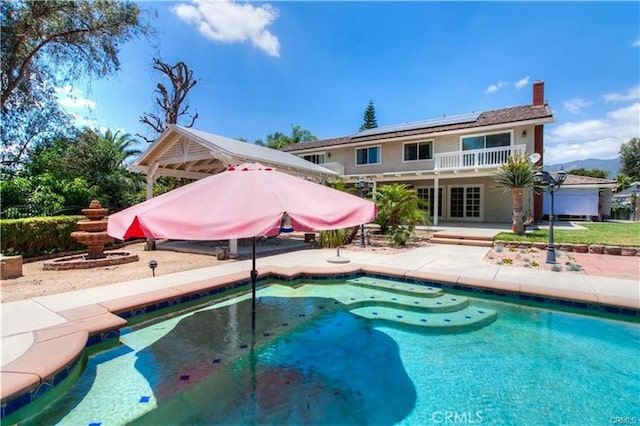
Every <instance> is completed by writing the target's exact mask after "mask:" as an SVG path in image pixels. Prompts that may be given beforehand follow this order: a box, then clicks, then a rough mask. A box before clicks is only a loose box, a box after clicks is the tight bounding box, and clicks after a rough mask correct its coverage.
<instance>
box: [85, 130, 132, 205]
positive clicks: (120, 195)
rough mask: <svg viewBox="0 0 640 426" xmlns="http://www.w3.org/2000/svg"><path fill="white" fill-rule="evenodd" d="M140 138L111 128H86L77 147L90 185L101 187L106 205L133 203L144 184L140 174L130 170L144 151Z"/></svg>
mask: <svg viewBox="0 0 640 426" xmlns="http://www.w3.org/2000/svg"><path fill="white" fill-rule="evenodd" d="M137 146H138V141H137V140H136V139H135V138H133V137H131V135H129V134H127V133H124V134H120V132H119V131H116V132H115V133H114V132H112V131H111V130H107V131H105V132H104V133H99V132H97V131H96V130H93V129H85V130H84V131H83V132H82V133H81V134H80V136H79V138H78V142H77V144H76V146H75V149H76V150H77V151H76V155H77V156H78V158H79V162H78V164H79V167H81V168H82V170H83V171H84V173H85V175H86V179H87V181H88V182H89V184H91V185H94V186H96V187H98V188H100V193H101V195H102V198H103V201H104V202H103V204H104V205H105V207H108V208H109V209H110V210H118V209H120V208H122V207H124V206H126V205H129V204H130V203H131V202H132V200H131V198H132V197H133V195H134V194H135V193H136V192H137V191H138V190H139V189H140V188H141V187H142V184H143V178H142V176H141V175H140V174H139V173H132V172H130V171H129V170H128V169H127V166H128V165H129V164H130V163H131V160H132V159H133V158H135V157H136V156H137V155H138V154H140V152H141V151H140V149H139V148H138V147H137Z"/></svg>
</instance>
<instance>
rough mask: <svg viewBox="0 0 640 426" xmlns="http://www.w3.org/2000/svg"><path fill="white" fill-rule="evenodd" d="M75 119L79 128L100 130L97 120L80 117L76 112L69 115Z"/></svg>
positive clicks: (74, 121)
mask: <svg viewBox="0 0 640 426" xmlns="http://www.w3.org/2000/svg"><path fill="white" fill-rule="evenodd" d="M69 115H70V116H71V117H73V123H74V125H75V126H76V127H78V128H81V129H82V128H84V127H89V128H90V129H98V128H99V126H98V121H97V120H96V119H95V118H91V117H87V116H86V115H80V114H77V113H75V112H72V113H69Z"/></svg>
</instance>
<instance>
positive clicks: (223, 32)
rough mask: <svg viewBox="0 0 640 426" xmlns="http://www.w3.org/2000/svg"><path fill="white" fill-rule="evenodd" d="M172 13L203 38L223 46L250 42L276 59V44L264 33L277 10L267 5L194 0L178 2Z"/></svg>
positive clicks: (277, 47)
mask: <svg viewBox="0 0 640 426" xmlns="http://www.w3.org/2000/svg"><path fill="white" fill-rule="evenodd" d="M172 11H173V13H175V14H176V16H178V18H180V19H182V20H183V21H185V22H187V23H190V24H193V25H194V26H195V27H196V28H197V29H198V31H199V32H200V34H202V35H203V36H204V37H206V38H209V39H211V40H215V41H221V42H223V43H241V42H245V41H247V40H250V41H251V43H253V45H254V46H256V47H258V48H259V49H262V50H263V51H264V52H266V53H267V54H268V55H270V56H274V57H278V56H280V42H279V41H278V38H277V37H276V36H274V35H273V34H272V33H271V32H269V30H267V27H268V26H269V25H271V24H272V23H273V21H275V20H276V18H277V17H278V10H277V9H276V8H274V7H273V6H271V5H269V4H263V5H262V6H260V7H254V6H253V5H252V4H249V3H243V4H239V3H235V2H233V1H229V0H222V1H205V0H194V1H192V2H191V3H190V4H187V3H179V4H177V5H176V6H174V7H173V8H172Z"/></svg>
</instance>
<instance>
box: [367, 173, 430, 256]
mask: <svg viewBox="0 0 640 426" xmlns="http://www.w3.org/2000/svg"><path fill="white" fill-rule="evenodd" d="M375 199H376V205H377V206H378V217H377V218H376V223H377V224H378V225H380V232H382V233H383V234H386V235H387V236H388V237H389V239H391V240H392V241H393V242H394V244H396V245H399V246H400V245H405V244H407V242H408V241H409V238H410V237H411V233H412V232H413V229H414V228H415V227H416V225H418V224H420V223H427V216H426V213H425V207H426V206H425V205H424V200H423V199H422V198H420V197H418V194H417V193H416V191H414V190H412V189H410V188H409V187H408V186H407V185H406V184H399V183H394V184H391V185H384V186H382V187H380V188H378V190H377V192H376V197H375Z"/></svg>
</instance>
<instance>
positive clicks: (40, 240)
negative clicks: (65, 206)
mask: <svg viewBox="0 0 640 426" xmlns="http://www.w3.org/2000/svg"><path fill="white" fill-rule="evenodd" d="M81 219H86V218H85V217H84V216H52V217H31V218H27V219H2V220H0V237H1V238H2V240H1V241H2V254H4V255H5V256H14V255H19V254H21V255H22V257H24V258H27V257H34V256H42V255H47V254H53V253H60V252H65V251H72V250H83V249H86V246H84V245H82V244H80V243H78V242H76V241H75V240H74V239H73V238H71V233H72V232H73V231H75V230H76V222H78V221H79V220H81Z"/></svg>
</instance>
